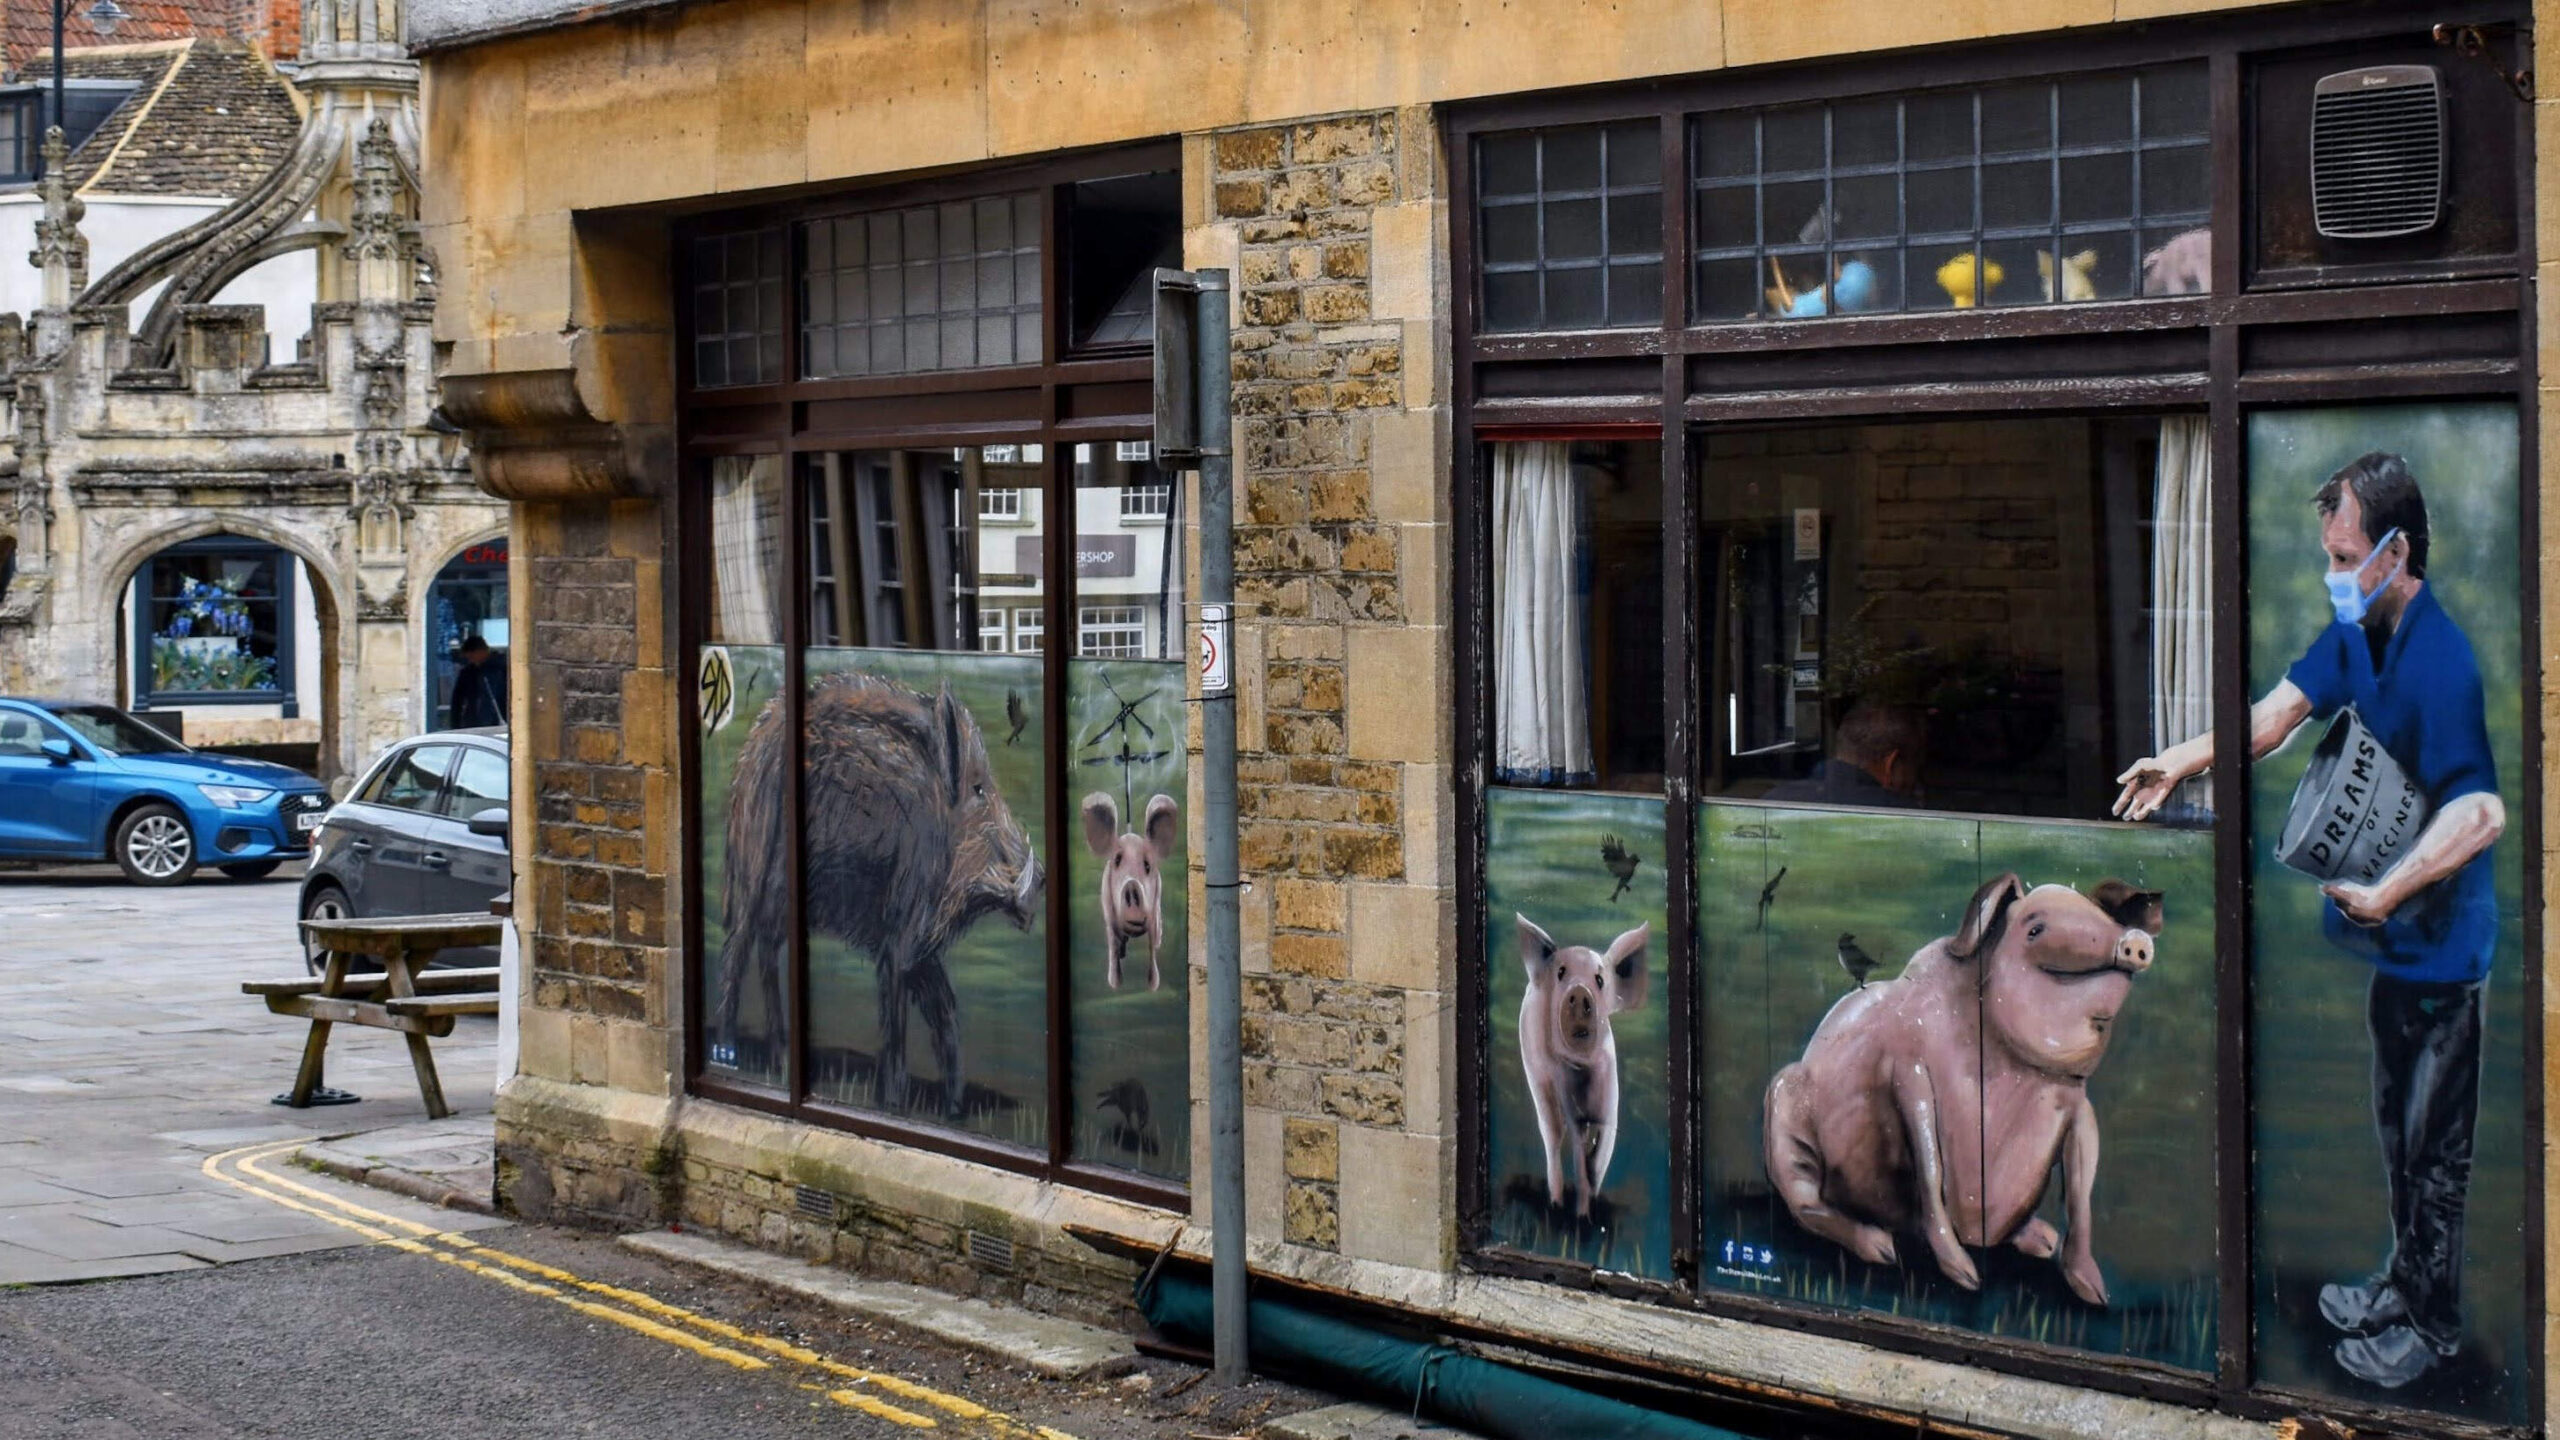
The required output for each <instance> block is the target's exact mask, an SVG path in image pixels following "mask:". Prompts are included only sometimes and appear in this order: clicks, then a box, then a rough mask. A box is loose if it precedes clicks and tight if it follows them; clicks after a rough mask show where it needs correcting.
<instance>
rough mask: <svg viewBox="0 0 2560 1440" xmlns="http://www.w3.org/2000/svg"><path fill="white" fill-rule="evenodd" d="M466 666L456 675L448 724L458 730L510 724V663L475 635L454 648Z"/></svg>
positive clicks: (457, 656) (456, 654) (458, 657)
mask: <svg viewBox="0 0 2560 1440" xmlns="http://www.w3.org/2000/svg"><path fill="white" fill-rule="evenodd" d="M454 658H455V659H457V660H460V661H461V662H462V669H461V670H460V671H459V672H457V673H456V674H455V675H454V677H453V700H452V703H451V704H450V705H448V706H447V707H446V713H447V720H446V723H447V724H448V725H450V726H452V727H453V728H454V729H456V730H469V729H473V728H476V727H479V726H484V725H504V724H506V723H507V662H506V659H505V657H503V656H501V655H499V654H498V652H496V651H494V650H492V649H490V648H489V642H488V641H486V640H483V639H481V638H480V637H479V636H477V635H474V636H472V637H471V638H469V639H467V640H465V641H463V642H462V645H461V648H459V649H457V650H456V651H454Z"/></svg>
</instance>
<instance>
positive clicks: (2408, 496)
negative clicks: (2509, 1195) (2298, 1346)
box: [2115, 453, 2506, 1388]
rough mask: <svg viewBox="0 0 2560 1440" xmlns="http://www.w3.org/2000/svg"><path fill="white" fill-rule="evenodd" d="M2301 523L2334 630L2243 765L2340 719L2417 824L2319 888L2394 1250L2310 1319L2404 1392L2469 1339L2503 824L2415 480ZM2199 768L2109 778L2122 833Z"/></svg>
mask: <svg viewBox="0 0 2560 1440" xmlns="http://www.w3.org/2000/svg"><path fill="white" fill-rule="evenodd" d="M2312 503H2313V505H2314V506H2315V507H2316V508H2317V510H2318V512H2319V515H2320V544H2321V548H2322V549H2323V550H2325V551H2326V552H2327V555H2328V574H2327V575H2326V577H2324V578H2325V580H2326V582H2327V585H2328V591H2329V596H2328V598H2329V605H2330V609H2331V612H2332V615H2333V617H2334V623H2332V624H2330V625H2329V626H2328V627H2327V628H2326V629H2324V630H2322V631H2321V633H2320V636H2319V638H2318V639H2316V640H2314V641H2313V642H2312V643H2311V648H2310V649H2309V650H2307V651H2306V652H2304V654H2303V656H2302V658H2301V659H2299V660H2296V661H2295V662H2294V663H2293V666H2292V668H2291V669H2289V670H2287V671H2286V672H2285V678H2284V679H2283V680H2282V681H2281V682H2279V683H2278V684H2277V685H2276V687H2275V689H2274V690H2272V691H2270V692H2269V693H2268V694H2267V696H2266V697H2265V698H2264V699H2261V700H2260V701H2258V703H2257V704H2255V705H2253V706H2251V707H2250V710H2249V745H2250V750H2251V753H2252V756H2253V758H2254V757H2255V756H2263V755H2266V754H2268V753H2269V752H2271V751H2273V750H2274V749H2275V748H2276V747H2278V746H2280V745H2282V744H2283V743H2284V742H2285V741H2286V740H2287V739H2289V738H2290V737H2291V736H2292V735H2293V733H2294V731H2295V730H2297V729H2299V728H2300V727H2301V726H2302V725H2303V724H2304V723H2305V722H2306V721H2310V720H2326V719H2327V718H2328V717H2330V716H2331V715H2334V714H2335V713H2336V712H2337V711H2339V710H2340V709H2342V708H2344V707H2347V706H2349V705H2352V706H2354V707H2355V710H2356V713H2357V715H2358V717H2359V718H2361V719H2362V720H2363V722H2364V724H2365V726H2366V728H2367V729H2369V730H2370V731H2372V733H2373V735H2374V738H2375V739H2376V740H2377V741H2379V742H2380V743H2381V745H2382V747H2383V749H2385V750H2386V751H2388V752H2390V755H2391V758H2392V759H2393V760H2394V761H2396V762H2398V764H2399V765H2400V767H2401V769H2402V770H2403V771H2404V772H2405V773H2406V774H2407V775H2408V776H2409V777H2410V779H2411V781H2412V782H2413V783H2414V784H2416V785H2417V787H2418V788H2419V790H2420V791H2421V792H2422V793H2423V794H2424V795H2425V797H2426V801H2427V804H2428V808H2429V815H2430V818H2429V819H2428V821H2427V825H2426V828H2425V830H2424V831H2422V832H2421V833H2420V835H2419V837H2418V839H2417V841H2416V843H2415V844H2413V845H2411V846H2410V847H2409V851H2408V853H2407V854H2405V855H2403V856H2402V857H2401V858H2400V860H2399V861H2398V862H2397V863H2396V864H2394V865H2393V866H2392V867H2391V868H2390V869H2389V870H2388V871H2386V872H2384V873H2383V874H2382V876H2381V877H2380V878H2378V879H2376V880H2374V881H2373V882H2372V883H2371V884H2362V885H2359V884H2346V883H2337V884H2330V885H2327V886H2324V887H2322V893H2323V894H2325V895H2326V896H2328V898H2329V902H2330V903H2329V905H2328V906H2327V907H2326V910H2325V912H2324V914H2323V917H2322V926H2323V929H2324V931H2325V932H2326V934H2327V935H2328V936H2329V938H2330V939H2331V940H2332V941H2334V942H2336V943H2337V944H2338V945H2339V946H2340V947H2341V948H2344V949H2346V950H2347V951H2349V952H2350V953H2352V954H2354V955H2356V956H2358V957H2359V958H2362V959H2365V960H2368V961H2370V962H2371V963H2372V964H2373V966H2374V975H2373V982H2372V989H2371V991H2370V999H2369V1001H2368V1005H2367V1011H2366V1017H2367V1021H2368V1024H2369V1026H2370V1028H2371V1031H2372V1036H2373V1108H2374V1122H2375V1125H2376V1127H2377V1128H2378V1130H2379V1131H2380V1133H2381V1140H2382V1160H2383V1172H2384V1179H2385V1181H2386V1182H2387V1184H2388V1185H2389V1189H2390V1201H2391V1235H2392V1248H2391V1255H2390V1258H2389V1260H2388V1261H2386V1262H2385V1264H2384V1266H2383V1268H2382V1270H2381V1271H2380V1272H2379V1273H2377V1274H2376V1275H2375V1276H2374V1277H2373V1278H2371V1279H2370V1280H2367V1281H2365V1282H2363V1283H2361V1284H2335V1285H2325V1286H2323V1287H2321V1291H2320V1313H2321V1315H2322V1316H2323V1317H2325V1318H2326V1319H2327V1320H2328V1322H2329V1323H2330V1324H2331V1325H2333V1326H2335V1327H2336V1328H2337V1329H2338V1330H2339V1331H2340V1332H2342V1333H2343V1334H2344V1336H2345V1338H2344V1339H2342V1340H2340V1341H2339V1342H2338V1347H2337V1359H2338V1363H2339V1365H2340V1366H2342V1367H2343V1368H2345V1369H2346V1370H2347V1371H2348V1372H2349V1373H2350V1374H2353V1375H2355V1376H2357V1377H2358V1378H2360V1379H2363V1380H2366V1381H2369V1382H2371V1383H2373V1384H2376V1385H2380V1386H2384V1387H2386V1388H2397V1387H2399V1386H2402V1385H2406V1384H2408V1383H2409V1382H2410V1381H2412V1380H2415V1379H2417V1378H2418V1377H2419V1376H2420V1375H2422V1374H2424V1373H2425V1372H2426V1371H2427V1370H2428V1369H2429V1368H2430V1367H2432V1366H2433V1365H2435V1364H2436V1362H2437V1361H2439V1360H2441V1359H2443V1358H2444V1357H2447V1356H2450V1355H2452V1354H2453V1353H2454V1351H2455V1349H2456V1348H2457V1347H2458V1346H2459V1344H2460V1342H2461V1338H2462V1222H2463V1212H2464V1210H2465V1208H2466V1206H2467V1203H2468V1200H2469V1196H2470V1187H2471V1148H2472V1131H2473V1128H2474V1124H2475V1122H2476V1121H2477V1119H2478V1118H2479V1108H2480V1105H2479V1096H2480V1040H2481V1029H2482V1019H2483V1011H2484V1006H2485V1001H2486V991H2487V981H2488V976H2489V964H2490V960H2491V958H2492V956H2493V954H2494V952H2495V950H2496V947H2497V934H2498V914H2497V901H2496V897H2495V895H2494V893H2493V890H2492V881H2491V874H2490V860H2489V850H2490V846H2491V845H2492V844H2493V843H2495V842H2496V840H2497V838H2498V835H2499V833H2500V832H2501V831H2502V830H2503V829H2505V827H2506V810H2505V807H2504V806H2503V805H2501V804H2500V802H2499V800H2498V793H2497V792H2498V780H2497V772H2496V766H2495V764H2494V763H2493V762H2492V760H2491V758H2490V752H2489V734H2488V723H2487V715H2486V709H2485V705H2484V702H2483V699H2482V693H2481V682H2480V667H2479V665H2478V663H2477V661H2476V660H2475V659H2474V658H2473V655H2472V650H2471V642H2470V640H2469V639H2468V638H2466V637H2465V636H2464V634H2463V633H2462V630H2461V628H2460V627H2459V626H2457V625H2455V623H2454V622H2453V619H2452V617H2450V616H2448V615H2447V614H2446V613H2445V612H2444V609H2443V607H2442V606H2440V605H2439V604H2437V602H2436V599H2435V596H2434V594H2433V592H2432V591H2430V590H2429V589H2428V587H2427V584H2426V574H2427V505H2426V499H2425V497H2424V496H2423V495H2422V494H2421V493H2420V491H2419V488H2418V482H2417V479H2416V477H2415V476H2413V475H2411V474H2410V473H2409V467H2408V463H2407V462H2406V461H2404V460H2403V459H2401V457H2399V456H2397V455H2386V454H2380V453H2376V454H2370V455H2366V456H2364V457H2362V458H2361V459H2358V460H2356V461H2354V462H2352V463H2350V464H2348V465H2347V466H2345V467H2344V468H2342V469H2340V470H2339V471H2338V472H2337V473H2336V474H2335V475H2332V476H2330V477H2329V480H2328V483H2326V484H2324V485H2322V486H2321V487H2320V490H2319V493H2318V494H2317V495H2315V496H2313V497H2312ZM2212 764H2213V737H2212V736H2211V735H2209V734H2207V735H2201V736H2197V737H2195V738H2194V739H2191V740H2188V741H2186V742H2184V743H2183V744H2179V745H2173V746H2171V747H2169V748H2168V749H2166V750H2164V751H2162V752H2161V753H2160V754H2159V755H2157V756H2155V757H2151V758H2146V759H2143V760H2138V761H2135V762H2134V764H2133V765H2132V767H2131V768H2129V769H2127V770H2126V771H2125V772H2124V774H2123V775H2122V776H2121V777H2119V778H2120V780H2121V781H2122V783H2123V786H2124V789H2123V791H2122V793H2121V794H2119V795H2118V796H2117V798H2116V804H2115V813H2116V814H2117V815H2119V816H2121V817H2123V818H2125V819H2128V820H2140V819H2142V818H2144V817H2146V816H2148V815H2150V814H2151V813H2152V812H2153V811H2155V810H2157V809H2159V808H2160V806H2161V804H2162V803H2163V802H2165V801H2166V800H2167V799H2168V798H2169V796H2170V794H2171V792H2172V791H2174V790H2175V789H2176V788H2177V786H2178V784H2179V783H2180V782H2181V781H2184V780H2186V779H2188V778H2190V777H2192V776H2195V775H2200V774H2202V773H2204V771H2206V770H2207V769H2209V768H2211V766H2212Z"/></svg>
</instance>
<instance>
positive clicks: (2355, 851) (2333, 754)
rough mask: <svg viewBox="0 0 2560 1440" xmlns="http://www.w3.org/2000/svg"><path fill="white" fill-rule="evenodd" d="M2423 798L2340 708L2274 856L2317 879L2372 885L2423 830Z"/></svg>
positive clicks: (2297, 792) (2306, 772) (2316, 750)
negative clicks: (2350, 881) (2343, 880)
mask: <svg viewBox="0 0 2560 1440" xmlns="http://www.w3.org/2000/svg"><path fill="white" fill-rule="evenodd" d="M2426 823H2427V797H2426V796H2425V795H2423V794H2421V793H2419V790H2418V787H2417V786H2416V785H2413V784H2411V783H2410V781H2409V777H2408V775H2407V774H2406V773H2404V772H2403V771H2402V770H2401V768H2400V765H2399V763H2398V762H2397V761H2395V760H2393V759H2392V758H2391V752H2390V751H2388V750H2385V749H2383V748H2382V742H2380V741H2378V740H2376V739H2374V738H2373V732H2372V731H2370V730H2367V729H2366V728H2365V727H2364V722H2363V721H2360V720H2358V719H2357V718H2356V712H2355V707H2353V706H2349V707H2347V708H2346V709H2344V710H2341V711H2339V712H2338V714H2337V717H2336V718H2335V719H2333V720H2331V721H2330V722H2329V731H2328V733H2327V734H2325V735H2322V736H2321V737H2320V743H2319V744H2317V745H2315V746H2313V747H2312V748H2311V763H2310V764H2308V765H2305V766H2304V767H2303V768H2302V779H2301V781H2300V782H2298V783H2297V784H2296V785H2295V786H2294V787H2293V804H2292V805H2291V806H2290V807H2288V809H2287V813H2286V815H2285V821H2284V832H2283V833H2282V834H2281V835H2279V836H2277V837H2276V859H2277V860H2279V861H2281V862H2282V863H2284V864H2285V865H2288V866H2290V867H2292V868H2293V869H2296V870H2299V871H2301V872H2302V873H2303V874H2305V875H2308V876H2310V877H2311V878H2312V879H2314V880H2320V881H2329V880H2340V879H2345V880H2354V881H2356V882H2358V883H2360V884H2368V885H2369V884H2371V883H2373V882H2374V881H2376V880H2379V879H2381V878H2382V877H2383V875H2384V874H2386V873H2387V872H2389V870H2390V869H2391V867H2392V866H2393V865H2394V864H2396V863H2398V862H2399V859H2400V857H2401V856H2402V855H2404V854H2406V853H2407V852H2408V849H2409V842H2410V841H2412V840H2415V839H2417V838H2418V834H2419V832H2420V831H2422V830H2424V829H2425V828H2426Z"/></svg>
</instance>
